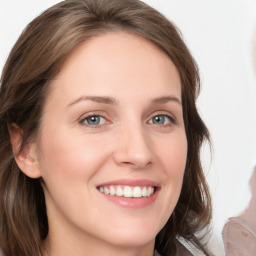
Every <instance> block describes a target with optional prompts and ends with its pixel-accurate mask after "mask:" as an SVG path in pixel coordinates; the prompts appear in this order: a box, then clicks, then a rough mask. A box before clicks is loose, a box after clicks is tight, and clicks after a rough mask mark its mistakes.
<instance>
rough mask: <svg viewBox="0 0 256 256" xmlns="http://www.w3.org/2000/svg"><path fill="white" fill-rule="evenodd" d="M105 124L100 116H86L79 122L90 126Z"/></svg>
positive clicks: (104, 120)
mask: <svg viewBox="0 0 256 256" xmlns="http://www.w3.org/2000/svg"><path fill="white" fill-rule="evenodd" d="M105 122H106V119H105V118H104V117H102V116H88V117H86V118H84V119H83V120H82V121H81V123H82V124H87V125H91V126H94V125H95V126H96V125H101V124H104V123H105Z"/></svg>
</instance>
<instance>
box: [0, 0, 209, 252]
mask: <svg viewBox="0 0 256 256" xmlns="http://www.w3.org/2000/svg"><path fill="white" fill-rule="evenodd" d="M115 30H125V31H127V32H130V33H134V34H136V35H139V36H141V37H143V38H146V39H147V40H149V41H151V42H152V43H153V44H155V45H156V46H158V47H159V48H160V49H161V50H162V51H163V52H165V53H166V54H167V55H168V56H169V57H170V59H171V60H172V61H173V63H174V64H175V66H176V67H177V69H178V71H179V74H180V77H181V81H182V104H183V113H184V114H183V115H184V122H185V129H186V135H187V140H188V154H187V164H186V169H185V174H184V181H183V187H182V191H181V195H180V198H179V201H178V203H177V206H176V208H175V210H174V212H173V213H172V215H171V216H170V218H169V220H168V222H167V223H166V225H165V226H164V228H163V229H162V230H161V231H160V232H159V234H158V235H157V237H156V243H155V247H156V249H157V250H158V252H159V253H161V254H163V255H166V254H168V255H169V254H170V253H175V251H176V247H177V245H176V238H178V237H183V238H184V239H186V240H187V241H189V242H191V243H193V244H194V245H196V246H197V247H198V248H199V249H200V250H201V251H203V252H204V253H205V254H206V255H209V253H208V252H207V250H206V248H205V247H204V245H203V244H202V242H201V240H200V239H199V238H198V237H197V236H196V234H197V232H198V231H201V230H202V229H204V228H205V227H207V226H208V224H209V223H210V219H211V203H210V195H209V191H208V187H207V184H206V181H205V177H204V174H203V171H202V167H201V164H200V147H201V144H202V142H203V141H204V140H205V139H209V134H208V131H207V128H206V126H205V125H204V123H203V121H202V120H201V118H200V116H199V114H198V112H197V109H196V105H195V101H196V97H197V95H198V92H199V87H200V79H199V74H198V69H197V65H196V63H195V61H194V60H193V58H192V56H191V54H190V53H189V51H188V49H187V47H186V45H185V44H184V42H183V40H182V39H181V36H180V33H179V31H178V30H177V28H175V26H174V25H173V24H172V23H171V22H170V21H168V20H167V19H166V18H165V17H164V16H163V15H161V14H160V13H159V12H157V11H156V10H154V9H153V8H151V7H149V6H148V5H146V4H144V3H143V2H141V1H138V0H125V1H124V0H66V1H64V2H61V3H59V4H57V5H55V6H53V7H51V8H50V9H48V10H46V11H45V12H44V13H42V14H41V15H40V16H39V17H37V18H36V19H35V20H34V21H32V22H31V23H30V24H29V25H28V26H27V28H26V29H25V30H24V32H23V33H22V34H21V36H20V38H19V39H18V41H17V42H16V44H15V45H14V47H13V49H12V51H11V53H10V55H9V58H8V60H7V62H6V64H5V67H4V69H3V73H2V77H1V88H0V106H1V108H0V248H1V250H2V251H3V253H4V255H6V256H7V255H8V256H19V255H27V256H35V255H39V253H40V246H41V243H42V240H43V239H45V238H46V236H47V233H48V222H47V214H46V206H45V199H44V193H43V189H42V187H41V184H40V179H31V178H29V177H27V176H26V175H24V174H23V172H21V171H20V169H19V168H18V166H17V164H16V162H15V157H14V154H13V152H12V147H11V142H10V136H9V132H8V126H9V125H10V124H11V123H16V124H17V125H18V126H19V127H20V128H21V129H22V131H23V138H22V139H23V141H22V144H21V148H22V147H23V146H24V145H26V143H28V142H29V140H32V139H33V138H35V136H36V135H37V132H38V128H39V126H40V117H41V115H42V107H43V105H44V100H45V97H46V96H47V89H48V87H49V86H48V81H50V80H51V79H53V78H54V77H55V76H56V75H57V74H58V72H59V71H60V69H61V67H62V64H63V62H64V61H65V59H66V58H67V56H68V55H69V54H70V53H71V51H72V50H74V48H75V47H77V46H78V45H79V44H80V43H81V42H83V41H85V40H87V39H88V38H90V37H92V36H96V35H99V34H102V33H107V32H108V31H115Z"/></svg>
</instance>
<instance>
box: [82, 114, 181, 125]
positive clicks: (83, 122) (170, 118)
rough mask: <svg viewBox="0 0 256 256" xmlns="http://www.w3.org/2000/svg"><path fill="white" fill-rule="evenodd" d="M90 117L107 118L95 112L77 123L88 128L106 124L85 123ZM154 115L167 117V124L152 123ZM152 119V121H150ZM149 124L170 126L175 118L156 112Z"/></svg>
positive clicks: (174, 122)
mask: <svg viewBox="0 0 256 256" xmlns="http://www.w3.org/2000/svg"><path fill="white" fill-rule="evenodd" d="M92 117H95V118H103V119H105V122H108V120H107V119H106V118H105V117H104V116H102V115H97V114H94V115H89V116H86V117H85V118H83V119H82V120H81V121H79V123H80V124H81V125H84V126H87V127H90V128H100V127H102V126H103V125H106V124H105V123H104V124H96V125H92V124H89V123H85V122H86V120H87V121H88V120H89V119H90V118H92ZM156 117H165V118H168V119H169V122H168V123H167V124H154V123H153V121H152V120H153V118H156ZM150 121H152V122H150ZM147 123H149V124H152V125H157V126H162V127H168V126H172V125H173V124H176V119H175V118H174V117H173V116H171V115H167V114H157V115H154V116H153V117H151V118H150V120H149V121H148V122H147Z"/></svg>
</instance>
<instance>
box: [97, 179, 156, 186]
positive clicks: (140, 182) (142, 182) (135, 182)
mask: <svg viewBox="0 0 256 256" xmlns="http://www.w3.org/2000/svg"><path fill="white" fill-rule="evenodd" d="M110 185H123V186H152V187H160V184H159V182H156V181H153V180H148V179H117V180H111V181H107V182H104V183H100V184H98V185H97V187H104V186H110Z"/></svg>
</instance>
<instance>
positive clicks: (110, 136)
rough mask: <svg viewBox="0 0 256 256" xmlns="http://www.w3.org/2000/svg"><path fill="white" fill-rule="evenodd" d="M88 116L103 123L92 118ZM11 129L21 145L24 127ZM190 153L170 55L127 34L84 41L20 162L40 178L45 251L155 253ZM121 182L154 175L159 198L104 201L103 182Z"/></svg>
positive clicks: (52, 93)
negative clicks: (132, 204)
mask: <svg viewBox="0 0 256 256" xmlns="http://www.w3.org/2000/svg"><path fill="white" fill-rule="evenodd" d="M91 96H93V97H95V96H96V97H100V102H99V98H96V100H95V98H90V99H88V98H86V97H91ZM102 97H104V100H102ZM106 97H107V100H106ZM109 98H110V99H109ZM159 98H161V99H162V100H159ZM163 98H164V99H163ZM156 99H158V100H156ZM91 115H94V116H99V118H100V119H99V120H100V123H99V124H97V125H91V126H90V125H88V118H87V117H88V116H91ZM155 116H157V117H161V118H162V120H164V121H163V123H161V122H160V123H159V122H156V121H155V119H153V117H155ZM168 116H170V117H168ZM86 118H87V119H86ZM12 134H13V136H12V142H13V145H15V141H18V140H19V139H18V138H19V136H21V135H20V134H21V133H20V132H19V130H18V129H15V128H14V132H12ZM15 138H16V139H15ZM16 144H17V143H16ZM186 155H187V139H186V134H185V128H184V122H183V114H182V105H181V82H180V77H179V74H178V71H177V69H176V67H175V66H174V64H173V63H172V62H171V60H170V59H169V58H168V56H166V55H165V54H164V53H163V52H162V51H160V50H159V49H158V48H157V47H156V46H154V45H153V44H152V43H150V42H149V41H147V40H145V39H143V38H141V37H138V36H136V35H132V34H128V33H124V32H112V33H106V34H103V35H100V36H97V37H94V38H92V39H90V40H87V41H86V42H84V43H82V44H81V45H80V46H79V47H77V48H76V49H75V50H74V51H73V52H72V54H71V55H70V56H69V57H68V59H67V60H66V62H65V63H64V66H63V68H62V70H61V72H60V73H59V74H58V75H57V77H56V78H55V79H54V80H52V81H51V83H50V92H49V95H48V96H47V99H46V102H45V106H44V110H43V115H42V123H41V127H40V132H39V134H38V139H37V140H36V141H35V142H34V143H31V144H29V145H28V146H27V147H26V148H25V149H24V151H23V152H21V153H20V154H19V155H18V156H17V159H16V161H17V163H18V164H19V166H20V168H21V169H22V170H23V171H24V172H25V173H26V175H28V176H30V177H33V178H37V177H42V179H43V181H44V184H43V189H44V192H45V197H46V205H47V214H48V219H49V227H50V228H49V235H48V237H47V239H46V241H45V243H44V248H45V253H44V255H54V256H59V255H61V256H68V255H79V256H83V255H84V256H85V255H106V256H110V255H111V256H115V255H119V256H120V255H123V256H131V255H145V256H146V255H147V256H148V255H153V250H154V240H155V236H156V234H157V233H158V232H159V231H160V230H161V229H162V227H163V226H164V225H165V223H166V222H167V220H168V218H169V217H170V215H171V213H172V211H173V209H174V208H175V205H176V203H177V200H178V198H179V195H180V191H181V187H182V181H183V175H184V169H185V164H186ZM117 179H132V180H140V179H147V180H151V181H154V182H157V184H158V185H159V190H158V194H157V197H156V200H155V201H154V202H153V203H151V204H150V205H148V206H146V207H142V208H138V209H134V208H125V207H121V206H119V205H117V204H114V203H112V202H110V201H109V200H106V198H105V197H104V196H103V194H102V193H100V192H99V191H98V189H97V186H98V185H99V184H102V183H104V182H109V181H113V180H117Z"/></svg>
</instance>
